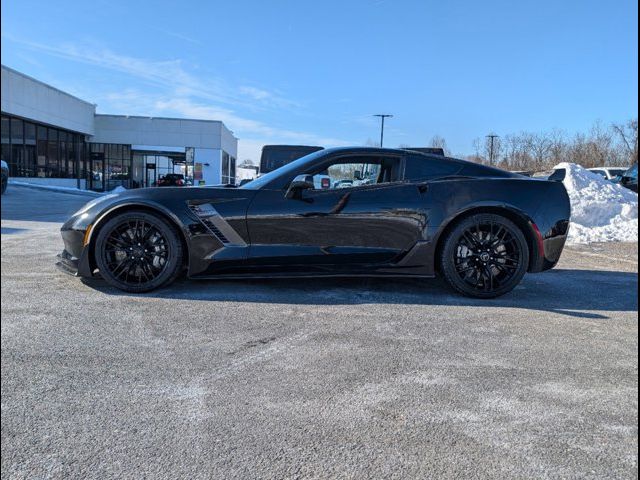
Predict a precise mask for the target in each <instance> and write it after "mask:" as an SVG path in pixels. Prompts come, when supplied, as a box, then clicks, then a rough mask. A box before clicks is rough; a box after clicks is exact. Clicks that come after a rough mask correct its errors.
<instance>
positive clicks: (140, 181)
mask: <svg viewBox="0 0 640 480" xmlns="http://www.w3.org/2000/svg"><path fill="white" fill-rule="evenodd" d="M1 107H2V108H1V110H2V160H5V161H6V162H7V164H8V165H9V175H10V177H19V178H20V179H21V180H24V181H27V182H30V183H43V184H48V185H59V186H66V187H77V188H81V189H89V190H96V191H106V190H112V189H114V188H116V187H118V186H123V187H125V188H140V187H150V186H153V185H155V184H156V182H157V181H158V179H159V178H160V177H161V176H163V175H166V174H167V173H181V174H183V175H184V176H185V178H186V179H188V180H192V181H193V183H194V184H195V185H216V184H221V183H235V181H236V158H237V151H238V139H237V138H235V137H234V135H233V133H232V132H231V131H230V130H229V129H228V128H227V127H226V126H225V125H224V124H223V123H222V122H220V121H216V120H195V119H184V118H161V117H139V116H128V115H101V114H97V113H96V105H95V104H92V103H89V102H87V101H85V100H82V99H79V98H77V97H75V96H73V95H70V94H68V93H66V92H63V91H61V90H58V89H57V88H54V87H52V86H50V85H47V84H46V83H43V82H41V81H39V80H36V79H34V78H31V77H29V76H27V75H24V74H22V73H20V72H17V71H15V70H13V69H11V68H8V67H5V66H4V65H3V66H2V97H1Z"/></svg>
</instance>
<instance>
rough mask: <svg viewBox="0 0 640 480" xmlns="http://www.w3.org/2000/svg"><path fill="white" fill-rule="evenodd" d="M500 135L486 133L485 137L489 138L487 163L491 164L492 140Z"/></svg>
mask: <svg viewBox="0 0 640 480" xmlns="http://www.w3.org/2000/svg"><path fill="white" fill-rule="evenodd" d="M499 137H500V135H496V134H493V133H492V134H490V135H487V138H488V139H489V142H490V143H489V165H493V152H494V150H493V142H494V140H495V139H496V138H499Z"/></svg>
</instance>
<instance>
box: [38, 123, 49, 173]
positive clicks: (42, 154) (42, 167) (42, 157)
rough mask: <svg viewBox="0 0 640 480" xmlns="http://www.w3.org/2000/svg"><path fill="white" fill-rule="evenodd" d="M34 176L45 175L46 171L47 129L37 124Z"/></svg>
mask: <svg viewBox="0 0 640 480" xmlns="http://www.w3.org/2000/svg"><path fill="white" fill-rule="evenodd" d="M36 134H37V136H36V164H37V166H36V170H37V172H36V176H37V177H46V176H47V174H46V171H47V129H46V127H41V126H38V129H37V130H36Z"/></svg>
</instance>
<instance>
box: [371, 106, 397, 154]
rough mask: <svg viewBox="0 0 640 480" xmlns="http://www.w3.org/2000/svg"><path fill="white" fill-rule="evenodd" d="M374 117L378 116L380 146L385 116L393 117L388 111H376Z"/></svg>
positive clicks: (382, 138)
mask: <svg viewBox="0 0 640 480" xmlns="http://www.w3.org/2000/svg"><path fill="white" fill-rule="evenodd" d="M374 117H380V120H381V124H380V148H382V141H383V140H384V119H385V118H387V117H393V115H389V114H388V113H376V114H375V115H374Z"/></svg>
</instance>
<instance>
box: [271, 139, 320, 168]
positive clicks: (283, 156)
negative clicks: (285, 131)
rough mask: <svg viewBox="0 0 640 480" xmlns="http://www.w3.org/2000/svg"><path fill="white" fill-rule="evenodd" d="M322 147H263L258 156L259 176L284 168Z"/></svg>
mask: <svg viewBox="0 0 640 480" xmlns="http://www.w3.org/2000/svg"><path fill="white" fill-rule="evenodd" d="M322 149H323V147H316V146H310V145H265V146H264V147H262V155H261V156H260V175H264V174H265V173H269V172H272V171H274V170H275V169H277V168H280V167H284V166H285V165H287V164H288V163H291V162H293V161H295V160H298V159H299V158H302V157H304V156H305V155H309V154H310V153H313V152H317V151H319V150H322Z"/></svg>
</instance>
